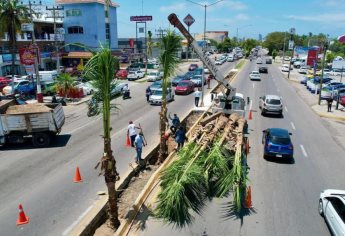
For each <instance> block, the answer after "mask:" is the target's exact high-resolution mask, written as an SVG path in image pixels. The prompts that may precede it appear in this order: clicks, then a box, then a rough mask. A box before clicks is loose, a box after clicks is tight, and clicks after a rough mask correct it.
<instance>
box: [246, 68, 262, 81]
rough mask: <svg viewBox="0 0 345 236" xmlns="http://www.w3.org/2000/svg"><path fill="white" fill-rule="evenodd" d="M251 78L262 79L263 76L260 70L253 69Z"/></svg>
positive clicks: (250, 74)
mask: <svg viewBox="0 0 345 236" xmlns="http://www.w3.org/2000/svg"><path fill="white" fill-rule="evenodd" d="M249 79H250V80H261V76H260V73H259V71H257V70H253V71H252V72H250V73H249Z"/></svg>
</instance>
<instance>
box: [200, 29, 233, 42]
mask: <svg viewBox="0 0 345 236" xmlns="http://www.w3.org/2000/svg"><path fill="white" fill-rule="evenodd" d="M228 35H229V32H228V31H206V33H205V36H206V39H213V40H215V41H217V42H218V43H221V42H223V41H224V39H225V38H227V37H228ZM203 39H204V33H199V34H195V40H197V41H199V40H203Z"/></svg>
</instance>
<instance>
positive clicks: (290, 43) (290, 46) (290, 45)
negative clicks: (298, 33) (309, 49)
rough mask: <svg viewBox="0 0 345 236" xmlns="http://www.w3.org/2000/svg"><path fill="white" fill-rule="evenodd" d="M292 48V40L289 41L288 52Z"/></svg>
mask: <svg viewBox="0 0 345 236" xmlns="http://www.w3.org/2000/svg"><path fill="white" fill-rule="evenodd" d="M293 46H294V41H293V40H289V50H292V49H293Z"/></svg>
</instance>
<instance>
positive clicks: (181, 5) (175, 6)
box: [159, 3, 186, 12]
mask: <svg viewBox="0 0 345 236" xmlns="http://www.w3.org/2000/svg"><path fill="white" fill-rule="evenodd" d="M184 9H186V3H177V4H173V5H169V6H161V7H160V8H159V10H160V11H161V12H174V11H181V10H184Z"/></svg>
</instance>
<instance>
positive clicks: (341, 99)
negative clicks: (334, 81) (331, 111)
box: [339, 95, 345, 107]
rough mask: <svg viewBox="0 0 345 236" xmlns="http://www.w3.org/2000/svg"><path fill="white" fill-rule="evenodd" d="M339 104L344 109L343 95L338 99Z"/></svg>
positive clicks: (344, 97) (344, 99)
mask: <svg viewBox="0 0 345 236" xmlns="http://www.w3.org/2000/svg"><path fill="white" fill-rule="evenodd" d="M339 103H340V105H342V106H343V107H345V95H343V96H341V97H340V98H339Z"/></svg>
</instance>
